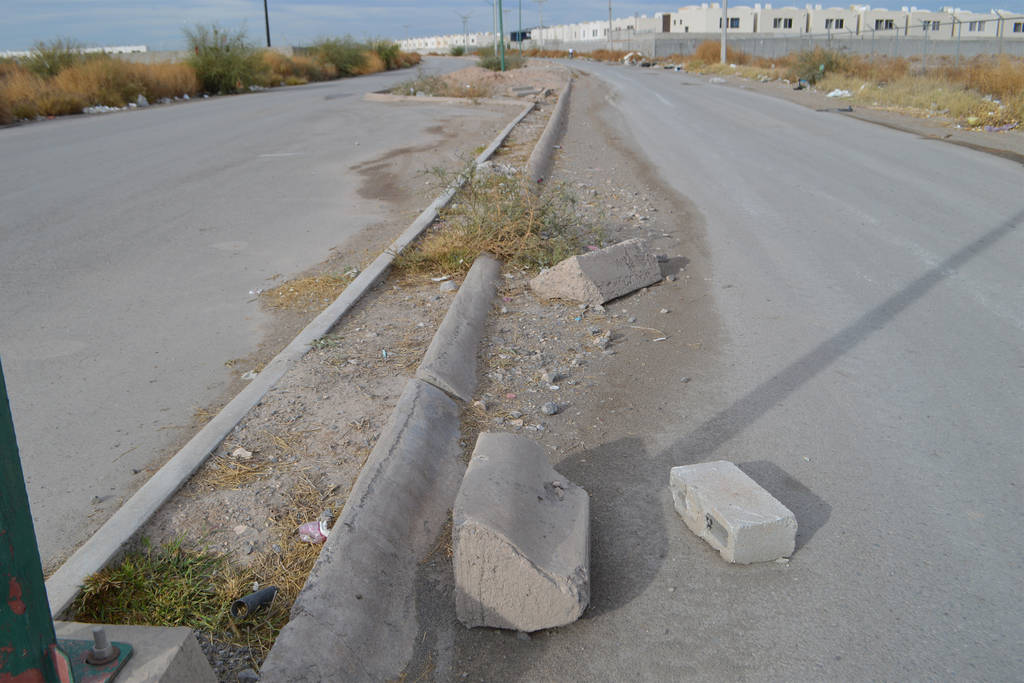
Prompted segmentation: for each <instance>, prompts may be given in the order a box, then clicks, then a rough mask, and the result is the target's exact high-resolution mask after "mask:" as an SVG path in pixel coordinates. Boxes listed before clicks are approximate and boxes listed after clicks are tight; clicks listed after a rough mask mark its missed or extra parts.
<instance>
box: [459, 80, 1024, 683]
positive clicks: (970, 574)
mask: <svg viewBox="0 0 1024 683" xmlns="http://www.w3.org/2000/svg"><path fill="white" fill-rule="evenodd" d="M574 66H578V67H579V68H582V69H585V70H586V71H589V72H592V73H593V74H596V75H598V76H599V77H600V78H601V79H604V80H605V81H606V82H607V84H608V86H607V87H608V91H609V96H610V97H611V98H612V102H613V105H612V106H613V114H614V115H613V118H615V119H616V120H618V121H619V122H620V125H621V126H622V127H623V128H624V133H625V134H626V135H627V136H632V139H633V143H634V144H635V145H636V146H637V147H638V148H639V150H640V151H641V152H642V153H643V154H644V155H645V156H646V157H647V158H648V159H649V161H650V163H651V164H652V165H653V166H654V168H655V169H656V170H657V171H658V173H659V175H660V177H661V178H662V179H663V181H664V182H665V183H667V184H668V185H669V186H671V187H672V188H674V189H675V190H677V191H678V192H679V193H680V194H682V195H684V196H685V197H688V198H689V199H690V200H692V202H693V203H694V204H695V206H696V208H697V210H698V211H699V214H700V216H701V217H702V219H703V220H704V221H705V222H706V232H707V235H706V240H707V244H708V246H709V250H710V260H711V267H712V272H713V276H712V279H711V282H710V286H711V290H712V292H713V296H714V305H715V307H716V308H717V315H718V317H719V319H720V323H721V330H722V333H721V335H719V336H720V338H721V340H722V342H721V344H719V346H718V348H717V349H714V350H713V353H711V354H708V355H709V359H708V364H707V365H706V366H702V367H698V368H685V369H680V371H681V372H685V373H687V374H692V375H693V377H694V382H693V383H692V384H691V385H687V388H686V390H685V391H684V390H682V389H681V388H680V385H679V383H678V380H677V378H676V377H675V374H676V373H674V372H673V371H672V369H665V371H664V373H663V374H664V375H665V376H666V377H667V379H665V380H664V381H663V382H661V383H660V386H659V387H658V389H657V390H655V391H654V392H653V394H652V395H650V396H644V397H638V399H639V400H638V401H637V405H630V401H628V400H623V401H622V402H620V403H618V405H617V407H618V408H620V410H619V411H618V412H620V413H622V412H625V413H626V415H619V416H608V415H605V416H604V417H607V418H609V419H611V420H614V419H618V420H619V421H620V424H622V423H627V426H628V427H629V428H630V429H631V430H633V431H636V432H639V433H640V434H644V435H645V436H643V437H642V438H639V437H637V438H629V439H622V440H616V441H614V442H610V443H605V444H602V445H600V446H597V447H594V448H590V449H588V450H587V451H586V452H584V453H578V454H573V455H571V456H569V457H568V458H566V460H565V461H563V462H562V463H561V464H560V465H559V467H560V468H561V470H562V471H563V472H564V473H565V474H566V475H567V476H569V477H570V478H572V479H574V480H576V481H579V482H581V483H583V482H586V483H585V484H584V485H587V486H592V487H593V488H592V491H591V492H592V494H594V498H593V501H592V505H593V524H594V529H593V536H592V543H593V563H594V564H593V574H594V585H593V591H594V598H593V604H592V608H591V610H590V611H589V612H588V614H587V615H586V616H585V618H584V619H583V620H582V621H580V622H578V623H576V624H574V625H573V626H571V627H567V628H564V629H558V630H556V631H554V632H551V633H546V634H537V635H535V636H534V637H533V638H532V640H531V641H530V642H528V643H524V642H522V641H520V640H517V639H516V637H515V636H514V635H504V634H500V633H495V632H489V631H479V630H477V631H472V632H467V631H465V630H462V629H459V630H456V631H455V632H454V638H455V640H454V642H453V646H454V648H455V660H454V662H453V671H454V672H455V674H456V676H457V675H458V674H459V673H461V672H468V673H469V674H470V676H469V678H470V680H478V679H487V680H602V681H621V680H680V679H699V680H715V681H721V680H807V681H820V680H866V679H873V680H878V679H881V680H953V679H964V680H1019V677H1020V675H1021V671H1024V642H1022V636H1024V610H1022V608H1021V595H1022V590H1024V561H1022V560H1024V553H1022V549H1024V540H1022V537H1021V533H1020V527H1021V519H1022V513H1024V505H1022V489H1024V419H1022V416H1024V266H1022V264H1024V235H1022V234H1021V233H1022V230H1021V226H1022V225H1024V193H1022V188H1024V169H1022V168H1021V166H1020V165H1018V164H1015V163H1013V162H1010V161H1006V160H1004V159H1000V158H997V157H994V156H989V155H986V154H983V153H980V152H976V151H973V150H968V149H964V148H960V147H956V146H952V145H948V144H943V143H941V142H936V141H927V140H923V139H920V138H918V137H916V136H914V135H908V134H906V133H901V132H897V131H893V130H889V129H887V128H883V127H879V126H873V125H871V124H868V123H864V122H861V121H857V120H854V119H851V118H846V117H843V116H841V115H839V114H835V113H823V112H817V111H814V110H811V109H806V108H802V107H800V106H797V105H795V104H792V103H789V102H786V101H782V100H778V99H773V98H770V97H767V96H763V95H759V94H756V93H752V92H747V91H743V90H740V89H735V88H729V87H725V86H720V85H711V84H709V83H708V82H707V79H706V78H699V77H692V76H687V75H685V74H676V73H672V72H664V71H650V70H640V69H630V68H626V67H617V66H609V65H603V66H602V65H585V64H578V63H577V64H575V65H574ZM574 113H575V114H582V112H578V111H576V112H574ZM595 163H598V164H599V163H600V161H595ZM689 256H690V257H691V258H696V257H698V255H693V254H690V255H689ZM680 305H682V302H680ZM620 379H621V378H620ZM638 406H646V408H645V411H646V412H644V411H641V410H639V409H638ZM652 406H654V408H653V409H652V408H651V407H652ZM666 406H667V407H666ZM663 407H664V408H663ZM662 409H664V411H665V412H664V413H663V415H662V418H663V419H662V420H661V423H660V424H651V420H650V415H652V414H653V415H657V411H658V410H662ZM631 410H632V411H633V412H630V411H631ZM648 429H649V431H648ZM716 459H728V460H732V461H734V462H737V463H739V464H741V466H742V467H743V468H744V469H745V470H746V471H747V472H748V473H750V474H752V475H753V476H754V477H755V478H756V479H758V480H760V481H762V482H765V484H766V485H767V486H769V488H770V489H772V490H773V491H774V492H776V494H777V495H778V496H779V497H780V498H782V499H783V501H784V502H786V503H787V504H789V505H790V506H792V507H793V508H794V509H795V510H796V512H797V516H798V521H799V523H800V525H801V535H800V538H799V540H798V549H797V552H796V553H795V555H794V557H793V559H792V562H791V563H790V565H789V566H783V565H778V564H770V565H760V566H753V567H735V566H730V565H727V564H726V563H724V562H722V561H721V560H719V559H718V557H717V555H715V554H714V553H712V552H710V551H709V550H708V549H706V548H704V547H703V546H702V544H701V542H699V541H697V540H696V539H695V537H693V536H692V535H691V534H690V533H689V532H688V531H687V530H686V529H685V527H684V525H683V524H682V522H681V521H680V520H679V519H678V517H677V516H676V515H675V513H674V512H673V511H672V505H671V498H670V496H669V493H668V490H667V483H668V471H669V468H670V467H671V466H673V465H682V464H688V463H693V462H703V461H707V460H716ZM602 468H603V469H602Z"/></svg>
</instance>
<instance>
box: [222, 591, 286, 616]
mask: <svg viewBox="0 0 1024 683" xmlns="http://www.w3.org/2000/svg"><path fill="white" fill-rule="evenodd" d="M276 595H277V586H267V587H266V588H264V589H263V590H258V591H256V592H255V593H249V595H246V596H245V597H244V598H239V599H238V600H235V601H234V602H233V603H231V618H232V619H244V618H246V617H247V616H249V615H251V614H252V613H253V612H255V611H256V610H258V609H259V608H261V607H268V606H270V603H272V602H273V601H274V596H276Z"/></svg>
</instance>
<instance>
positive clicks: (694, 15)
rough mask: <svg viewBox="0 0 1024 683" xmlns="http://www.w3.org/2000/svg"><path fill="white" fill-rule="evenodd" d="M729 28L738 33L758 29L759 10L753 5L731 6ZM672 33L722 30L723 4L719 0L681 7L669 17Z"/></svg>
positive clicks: (716, 31) (729, 9) (752, 31)
mask: <svg viewBox="0 0 1024 683" xmlns="http://www.w3.org/2000/svg"><path fill="white" fill-rule="evenodd" d="M727 12H728V20H729V25H728V29H729V30H730V31H733V32H736V33H754V32H755V31H756V30H757V10H755V9H754V8H753V7H745V6H742V5H740V6H737V7H733V6H732V5H730V6H729V8H728V10H727ZM669 30H670V32H671V33H719V32H720V31H721V30H722V6H721V5H719V4H718V3H717V2H712V3H707V2H705V3H702V4H700V5H691V6H689V7H680V8H679V9H678V10H676V11H675V12H672V13H671V16H670V18H669Z"/></svg>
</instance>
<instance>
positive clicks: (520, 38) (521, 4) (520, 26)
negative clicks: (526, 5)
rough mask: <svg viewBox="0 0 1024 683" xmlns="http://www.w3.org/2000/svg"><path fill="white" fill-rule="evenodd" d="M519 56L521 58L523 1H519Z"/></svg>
mask: <svg viewBox="0 0 1024 683" xmlns="http://www.w3.org/2000/svg"><path fill="white" fill-rule="evenodd" d="M519 56H520V57H522V56H523V0H519Z"/></svg>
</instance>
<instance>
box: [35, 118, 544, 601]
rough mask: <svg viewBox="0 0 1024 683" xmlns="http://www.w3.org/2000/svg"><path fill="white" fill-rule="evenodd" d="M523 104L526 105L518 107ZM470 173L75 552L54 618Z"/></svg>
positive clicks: (51, 591) (57, 588) (59, 578)
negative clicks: (88, 578) (87, 579)
mask: <svg viewBox="0 0 1024 683" xmlns="http://www.w3.org/2000/svg"><path fill="white" fill-rule="evenodd" d="M519 104H522V103H519ZM533 107H534V104H533V103H532V102H531V103H529V104H528V105H527V106H526V107H524V108H523V111H522V112H520V113H519V115H518V116H516V118H515V119H513V120H512V122H511V123H509V124H508V125H507V126H506V127H505V128H504V129H503V130H502V131H501V132H500V133H499V134H498V136H497V137H496V138H495V139H494V140H493V141H492V142H491V144H490V145H488V147H487V148H486V149H485V150H484V151H483V152H481V153H480V155H479V156H478V157H477V158H476V159H475V162H474V163H476V164H477V165H479V164H481V163H483V162H485V161H487V160H488V159H489V158H490V157H491V155H493V154H494V152H495V150H497V149H498V147H500V146H501V144H502V143H503V142H504V141H505V138H507V137H508V135H509V134H510V133H511V132H512V129H513V128H515V126H516V125H518V124H519V122H520V121H522V120H523V119H524V118H525V117H526V115H527V114H529V113H530V112H531V111H533ZM466 177H467V176H466V174H460V175H459V176H458V178H456V180H455V181H454V182H453V183H452V184H451V185H449V187H448V188H447V189H446V190H445V191H444V192H443V193H442V194H441V196H440V197H438V198H437V199H435V200H434V202H433V203H432V204H431V205H430V206H429V207H427V208H426V209H425V210H424V211H423V212H422V213H421V214H420V215H419V216H418V217H417V218H416V220H415V221H413V223H412V224H411V225H410V226H409V227H408V228H406V230H405V231H404V232H403V233H402V234H401V235H399V237H398V239H396V240H395V241H394V242H393V243H392V244H391V246H389V247H388V248H387V249H386V250H385V251H384V253H382V254H381V255H380V256H378V257H377V258H376V259H374V261H373V263H371V264H370V265H369V267H367V268H366V269H365V270H364V271H363V272H362V273H360V274H359V275H358V276H357V277H356V279H355V280H353V281H352V282H351V283H350V284H349V285H348V287H346V288H345V290H344V291H343V292H342V293H341V295H340V296H338V298H337V299H335V300H334V302H333V303H332V304H331V305H330V306H328V307H327V308H326V309H325V310H324V311H323V312H322V313H320V315H318V316H317V317H316V318H315V319H313V321H312V322H311V323H309V325H307V326H306V328H305V329H303V330H302V331H301V332H299V334H298V336H296V337H295V339H293V340H292V341H291V343H290V344H288V346H286V347H285V348H284V350H282V351H281V352H280V353H279V354H277V356H275V357H274V359H273V360H272V361H270V363H269V364H268V365H267V367H266V368H264V369H263V371H262V372H260V373H259V375H258V376H257V377H256V379H254V380H253V381H252V382H251V383H250V384H249V385H248V386H247V387H245V389H243V390H242V391H240V392H239V393H238V395H237V396H235V398H233V399H232V400H231V401H230V402H229V403H228V404H227V405H226V406H224V408H223V409H222V410H221V411H220V412H219V413H218V414H217V415H216V417H214V418H213V419H212V420H210V422H209V423H208V424H207V425H206V426H205V427H203V428H202V429H201V430H200V431H199V432H198V433H197V434H196V435H195V436H194V437H192V439H191V440H189V442H188V443H186V444H185V446H184V447H183V448H182V449H181V450H180V451H178V452H177V453H176V454H175V455H174V456H173V457H172V458H171V459H170V460H169V461H168V462H167V463H166V464H165V465H164V466H163V467H161V468H160V469H159V470H158V471H157V473H156V474H154V475H153V476H152V477H151V478H150V479H149V481H147V482H146V483H145V484H143V485H142V487H141V488H140V489H139V490H138V491H136V492H135V493H134V494H133V495H132V496H131V497H130V498H129V499H128V500H127V501H125V503H124V504H123V505H122V506H121V507H120V508H119V509H118V510H117V512H115V513H114V514H113V515H112V516H111V517H110V519H108V520H107V521H106V522H105V523H104V524H103V526H101V527H100V528H99V529H98V530H97V531H96V533H95V534H93V535H92V537H91V538H89V540H87V541H86V542H85V543H84V544H82V546H81V547H80V548H79V549H78V550H76V551H75V552H74V553H73V554H72V555H71V557H70V558H68V560H67V561H66V562H65V563H64V564H63V565H61V567H60V568H59V569H58V570H57V571H56V572H55V573H54V574H53V575H52V576H51V577H50V578H49V579H48V580H47V581H46V592H47V596H48V597H49V602H50V613H51V614H52V615H53V616H54V617H59V616H60V615H61V614H62V613H63V612H64V611H65V610H66V609H67V608H68V607H69V606H70V605H71V603H72V601H74V599H75V597H76V596H77V595H78V591H79V587H80V586H81V585H82V583H83V582H84V581H85V579H86V578H87V577H89V576H90V575H91V574H94V573H96V572H97V571H99V570H100V569H102V568H103V567H105V566H106V565H107V563H109V562H110V561H111V560H112V559H113V558H114V557H115V556H116V555H117V554H118V553H119V552H120V551H121V548H122V547H123V546H124V544H125V543H127V542H128V541H129V540H130V539H131V538H132V536H134V535H135V534H136V533H138V531H139V530H140V529H141V528H142V527H143V525H145V524H146V522H147V521H149V519H150V517H152V516H153V514H155V513H156V511H157V510H159V509H160V507H161V506H162V505H163V504H164V503H166V502H167V501H168V500H169V499H170V498H171V496H173V495H174V494H175V492H176V491H177V490H178V489H179V488H181V486H182V485H183V484H184V483H185V482H186V481H188V479H189V477H191V476H192V475H193V474H194V473H195V471H196V470H197V469H199V467H200V466H201V465H202V464H203V463H204V462H206V459H207V458H208V457H209V455H210V453H212V452H213V450H214V449H215V448H217V446H218V445H219V444H220V443H221V441H223V440H224V438H225V437H227V436H228V434H230V433H231V430H232V429H234V428H235V426H236V425H237V424H238V423H239V422H240V421H241V420H242V419H243V418H244V417H245V416H246V414H248V412H249V411H250V410H252V408H253V406H255V405H256V404H257V403H258V402H259V401H260V400H261V399H262V398H263V396H264V395H265V394H266V393H267V391H269V390H270V389H271V388H272V387H273V386H274V385H275V384H276V383H277V382H278V381H279V380H280V379H281V378H282V377H283V376H284V375H285V373H287V372H288V370H289V369H291V367H292V366H293V365H294V364H295V363H296V362H298V361H299V360H300V359H301V358H302V357H303V356H304V355H305V354H306V352H307V351H309V349H310V346H311V345H312V343H313V342H314V341H315V340H317V339H319V338H320V337H323V336H324V335H325V334H327V332H328V331H330V329H331V328H332V327H333V326H334V325H335V324H336V323H337V322H338V320H340V319H341V317H342V316H344V315H345V314H346V313H347V312H348V311H349V309H351V308H352V307H353V306H354V305H355V304H356V302H357V301H359V299H360V298H362V296H363V295H364V294H365V293H366V292H367V291H368V290H369V289H370V288H371V287H372V286H374V285H375V284H376V283H377V282H378V281H379V280H380V279H381V278H382V277H383V276H384V274H385V273H386V272H387V270H388V268H389V267H390V266H391V263H392V262H393V261H394V259H395V256H397V255H398V254H399V253H401V252H402V250H403V249H405V248H406V247H407V246H409V244H410V243H411V242H412V241H413V240H415V239H416V238H417V237H419V236H420V234H422V233H423V231H424V230H426V229H427V227H428V226H429V225H430V224H431V223H433V222H434V220H435V219H436V218H437V215H438V212H439V211H440V210H441V209H442V208H444V207H445V206H446V205H447V204H448V202H450V201H451V199H452V197H453V196H454V195H455V193H456V192H457V191H458V189H459V188H460V187H462V185H463V184H464V183H465V182H466Z"/></svg>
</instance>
